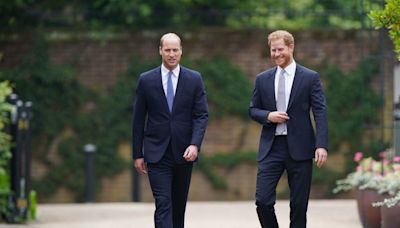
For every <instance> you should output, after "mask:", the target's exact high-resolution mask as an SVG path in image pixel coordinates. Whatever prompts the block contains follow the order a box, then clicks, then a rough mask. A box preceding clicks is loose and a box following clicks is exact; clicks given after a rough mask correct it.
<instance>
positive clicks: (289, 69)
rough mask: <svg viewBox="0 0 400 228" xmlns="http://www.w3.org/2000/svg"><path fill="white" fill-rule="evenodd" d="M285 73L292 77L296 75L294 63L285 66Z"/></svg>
mask: <svg viewBox="0 0 400 228" xmlns="http://www.w3.org/2000/svg"><path fill="white" fill-rule="evenodd" d="M278 68H279V72H278V73H280V71H281V70H282V68H281V67H279V66H278ZM284 70H285V72H286V74H287V75H290V76H291V75H294V74H295V73H296V62H295V61H294V60H293V61H292V62H291V63H290V64H289V65H287V67H285V68H284Z"/></svg>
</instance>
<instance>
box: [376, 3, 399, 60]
mask: <svg viewBox="0 0 400 228" xmlns="http://www.w3.org/2000/svg"><path fill="white" fill-rule="evenodd" d="M369 16H370V18H371V19H372V21H373V24H374V25H375V26H376V28H382V27H385V28H387V29H388V30H389V36H390V38H391V39H392V41H393V43H394V49H395V52H396V53H397V58H398V59H399V60H400V0H386V5H385V8H384V9H381V10H373V11H371V12H370V14H369Z"/></svg>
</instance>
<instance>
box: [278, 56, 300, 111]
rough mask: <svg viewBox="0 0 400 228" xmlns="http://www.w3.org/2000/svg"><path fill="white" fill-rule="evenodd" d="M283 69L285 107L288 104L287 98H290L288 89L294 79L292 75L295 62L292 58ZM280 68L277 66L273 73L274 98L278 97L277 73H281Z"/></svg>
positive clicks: (290, 87)
mask: <svg viewBox="0 0 400 228" xmlns="http://www.w3.org/2000/svg"><path fill="white" fill-rule="evenodd" d="M283 70H285V73H284V75H285V98H286V100H285V105H286V108H287V106H288V104H289V98H290V91H291V90H292V85H293V81H294V75H295V73H296V62H295V61H294V60H293V62H292V63H290V64H289V65H288V66H287V67H286V68H284V69H283ZM281 71H282V68H281V67H279V66H278V69H277V70H276V73H275V99H277V98H278V82H279V75H280V74H281Z"/></svg>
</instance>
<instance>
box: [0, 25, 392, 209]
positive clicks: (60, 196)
mask: <svg viewBox="0 0 400 228" xmlns="http://www.w3.org/2000/svg"><path fill="white" fill-rule="evenodd" d="M165 32H167V31H162V30H139V31H131V32H125V33H119V34H115V35H114V37H113V38H111V39H110V40H108V41H107V42H104V41H101V40H93V39H91V38H89V37H88V36H85V34H84V33H82V34H78V33H76V34H75V33H72V32H71V33H70V36H68V38H65V39H64V38H58V39H56V40H54V39H53V40H52V39H50V41H51V42H50V56H51V59H52V60H53V61H54V62H55V63H60V64H61V63H75V64H74V65H75V66H76V67H77V71H78V77H79V80H80V81H81V82H82V83H83V84H84V85H86V86H88V87H91V88H95V89H104V88H108V87H109V86H112V85H113V84H114V83H115V82H116V79H117V77H118V75H120V74H121V73H123V72H125V71H126V70H127V67H128V64H129V62H130V57H131V56H133V55H136V56H140V57H141V58H144V59H154V58H158V57H159V55H158V43H159V38H160V36H161V35H162V34H163V33H165ZM268 32H269V31H265V30H255V29H251V30H232V29H196V30H190V31H177V33H178V34H179V35H180V36H181V38H182V41H183V42H182V43H183V58H208V57H210V56H212V55H214V54H220V55H224V56H227V57H228V58H229V59H230V60H231V61H232V62H233V63H235V64H237V65H238V66H239V67H240V68H241V69H242V70H243V71H244V72H245V73H246V74H247V75H248V77H249V80H251V81H253V80H254V79H255V76H256V74H257V73H259V72H261V71H263V70H265V69H266V68H269V67H271V66H272V63H271V62H270V60H269V57H268V56H269V50H268V48H267V42H266V37H267V34H268ZM293 34H294V36H295V40H296V47H295V59H296V61H297V62H298V63H300V64H304V65H306V66H310V67H311V66H320V65H322V64H323V63H327V62H328V63H333V64H335V65H337V66H338V67H340V68H341V69H342V70H344V71H345V72H348V71H350V70H352V69H354V68H355V67H356V66H357V64H358V63H359V62H360V60H361V59H362V58H363V57H364V56H366V55H367V54H368V53H371V52H372V51H376V50H377V48H378V47H379V42H380V41H379V36H378V33H377V32H376V31H372V32H369V31H354V30H350V31H338V30H307V31H293ZM5 37H7V36H5ZM10 37H11V36H10ZM10 37H9V38H4V37H3V38H1V39H0V53H2V58H1V59H0V68H4V67H10V66H15V65H17V64H18V63H20V61H21V59H22V57H23V56H24V54H25V53H27V52H28V51H29V49H30V47H31V45H30V44H31V43H30V42H29V39H25V38H26V37H23V36H22V35H20V36H19V37H18V36H16V37H17V38H16V39H11V38H10ZM49 37H52V36H51V34H49ZM384 43H385V44H386V50H385V51H386V53H387V54H388V55H389V57H385V61H384V63H385V64H384V69H385V71H384V74H383V75H378V76H377V77H376V79H375V88H376V90H377V91H381V90H384V91H385V93H384V95H385V98H386V99H385V110H384V113H383V118H384V119H385V122H386V123H387V124H390V122H391V113H392V103H391V100H392V97H393V96H392V90H393V88H392V81H393V79H392V71H393V70H392V69H393V64H394V61H393V59H394V58H393V53H392V51H391V50H392V46H391V44H390V41H389V40H388V39H387V38H386V36H385V39H384ZM160 61H161V60H160ZM382 80H383V84H381V82H382ZM249 99H250V98H249ZM259 131H260V126H259V125H257V124H255V123H254V122H251V121H249V120H247V121H243V120H240V119H237V118H225V119H223V120H221V121H214V122H211V123H210V125H209V127H208V129H207V134H206V136H205V141H204V147H203V152H204V153H208V154H210V153H215V152H222V153H228V152H229V151H231V150H232V149H240V150H246V151H256V150H257V147H258V140H259ZM384 133H385V138H386V139H390V137H391V130H390V129H385V132H384ZM240 135H244V142H243V143H242V144H240V145H239V144H238V141H239V140H238V138H239V136H240ZM127 145H128V144H127ZM127 145H124V144H122V145H121V147H120V149H119V151H120V153H121V155H122V156H123V157H125V158H126V159H127V160H129V159H130V155H129V154H130V148H129V146H127ZM341 164H343V161H342V158H341V157H340V156H339V157H338V156H332V159H331V160H330V161H329V164H328V165H330V166H331V167H340V166H341ZM32 169H33V170H32V171H33V175H34V176H40V175H42V174H43V173H44V172H46V170H45V169H44V168H43V166H42V165H40V164H39V163H38V162H37V161H34V163H33V165H32ZM218 171H219V173H220V175H222V176H223V177H225V178H226V180H227V182H228V186H229V189H228V190H226V191H221V190H215V189H214V188H213V187H212V186H211V184H210V183H209V182H208V181H207V179H206V178H205V177H204V176H203V175H202V174H201V173H199V172H195V173H194V175H193V179H192V185H191V191H190V199H192V200H233V199H253V195H254V189H255V175H256V168H255V167H254V166H253V165H249V164H242V165H240V166H238V167H236V168H234V169H222V168H220V169H218ZM284 182H285V183H283V186H282V187H281V188H282V189H284V188H287V187H286V185H285V184H286V181H284ZM101 186H102V187H101V189H100V190H99V191H98V192H99V194H98V196H97V200H98V201H129V200H130V196H131V193H130V188H131V176H130V170H126V171H124V172H123V173H121V174H119V175H117V176H115V177H113V178H105V179H104V180H102V184H101ZM141 192H142V198H143V200H145V201H150V200H152V196H151V193H150V190H149V184H148V181H147V179H146V178H142V180H141ZM316 195H318V194H316ZM46 201H48V202H69V201H72V197H71V194H70V193H69V192H68V191H67V190H65V189H60V191H59V192H58V193H57V194H56V195H54V196H52V197H51V198H48V199H46Z"/></svg>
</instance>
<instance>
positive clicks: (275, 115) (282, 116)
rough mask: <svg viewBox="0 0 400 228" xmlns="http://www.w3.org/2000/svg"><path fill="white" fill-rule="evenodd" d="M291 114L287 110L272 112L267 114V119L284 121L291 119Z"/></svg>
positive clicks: (273, 121)
mask: <svg viewBox="0 0 400 228" xmlns="http://www.w3.org/2000/svg"><path fill="white" fill-rule="evenodd" d="M289 119H290V118H289V116H288V114H287V113H286V112H280V111H275V112H270V113H269V114H268V116H267V120H268V121H269V122H272V123H284V122H286V121H287V120H289Z"/></svg>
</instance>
